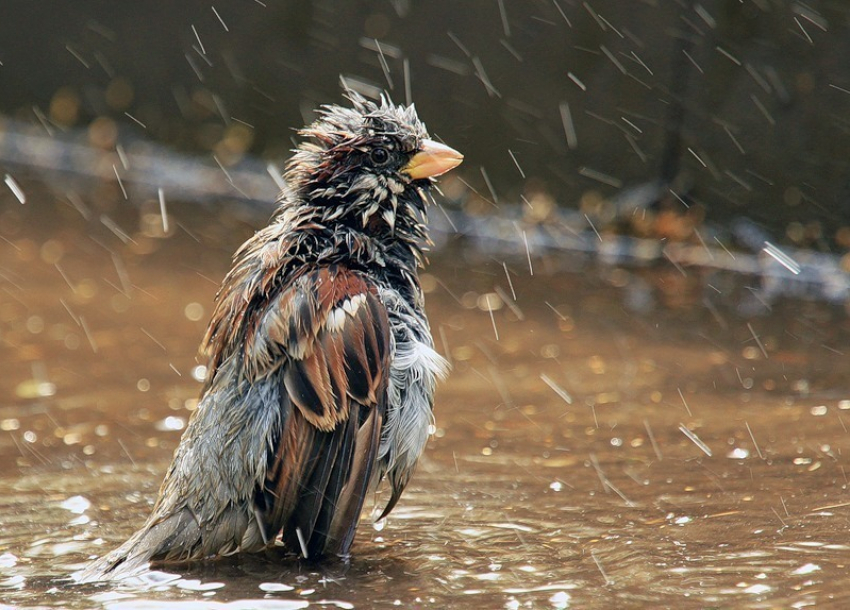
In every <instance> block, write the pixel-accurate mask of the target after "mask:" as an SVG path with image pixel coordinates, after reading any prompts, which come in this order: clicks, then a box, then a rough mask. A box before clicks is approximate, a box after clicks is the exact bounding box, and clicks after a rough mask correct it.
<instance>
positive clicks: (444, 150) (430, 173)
mask: <svg viewBox="0 0 850 610" xmlns="http://www.w3.org/2000/svg"><path fill="white" fill-rule="evenodd" d="M461 161H463V155H462V154H460V153H459V152H458V151H456V150H455V149H454V148H450V147H449V146H446V145H445V144H440V143H439V142H434V141H433V140H422V142H420V143H419V151H418V152H417V153H416V154H415V155H413V157H411V159H410V161H409V162H408V164H407V165H405V166H404V167H403V168H402V170H401V171H403V172H404V173H406V174H407V175H408V176H410V177H411V178H413V179H414V180H421V179H422V178H434V177H436V176H439V175H440V174H445V173H446V172H447V171H449V170H450V169H452V168H455V167H457V166H458V165H460V163H461Z"/></svg>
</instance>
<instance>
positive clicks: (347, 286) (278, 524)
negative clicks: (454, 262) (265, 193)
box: [74, 91, 463, 582]
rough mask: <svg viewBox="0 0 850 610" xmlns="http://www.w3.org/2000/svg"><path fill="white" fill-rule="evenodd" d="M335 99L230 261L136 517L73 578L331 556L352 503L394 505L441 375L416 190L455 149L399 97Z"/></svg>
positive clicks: (425, 433) (453, 162)
mask: <svg viewBox="0 0 850 610" xmlns="http://www.w3.org/2000/svg"><path fill="white" fill-rule="evenodd" d="M346 96H347V98H348V100H349V102H350V104H348V105H344V106H343V105H335V104H331V105H324V106H322V107H320V108H319V109H318V110H317V113H316V116H317V118H316V119H315V121H314V122H313V123H312V124H310V125H309V126H307V127H305V128H303V129H301V130H300V131H299V132H298V134H299V136H300V137H301V138H302V140H301V143H300V144H298V145H297V148H296V149H295V150H294V151H293V155H292V156H291V158H290V160H289V162H288V163H287V165H286V169H285V171H284V175H283V178H284V189H283V192H282V194H281V195H280V197H279V199H278V201H277V203H278V207H277V211H276V213H275V215H274V216H273V218H272V220H271V221H270V223H269V224H268V226H266V227H265V228H263V229H260V230H259V231H257V232H256V233H255V234H254V235H253V236H252V237H251V238H249V239H248V240H247V241H246V242H245V243H244V244H243V245H242V246H241V247H240V248H239V249H238V250H237V252H236V254H235V255H234V258H233V266H232V268H231V269H230V271H229V272H228V273H227V275H226V276H225V278H224V281H223V282H222V285H221V287H220V289H219V291H218V293H217V295H216V301H215V303H216V304H215V307H214V311H213V314H212V318H211V321H210V323H209V326H208V329H207V332H206V335H205V337H204V340H203V343H202V352H203V353H205V354H206V356H207V358H208V373H207V377H206V381H205V382H204V385H203V387H202V389H201V395H200V398H199V402H198V406H197V409H196V410H195V411H194V412H193V414H192V416H191V418H190V421H189V423H188V425H187V427H186V430H185V432H184V434H183V436H182V438H181V440H180V442H179V444H178V446H177V448H176V450H175V452H174V456H173V461H172V462H171V465H170V466H169V468H168V470H167V473H166V475H165V478H164V481H163V483H162V486H161V488H160V490H159V495H158V498H157V500H156V502H155V504H154V506H153V509H152V512H151V514H150V516H149V517H148V519H147V521H146V522H145V523H144V525H143V526H142V527H141V529H139V530H138V531H137V532H136V533H135V534H133V535H132V536H131V537H130V538H129V539H128V540H127V541H126V542H125V543H124V544H123V545H121V546H120V547H118V548H116V549H115V550H113V551H111V552H109V553H107V554H106V555H104V556H103V557H101V558H99V559H95V560H94V561H93V562H92V563H90V564H89V565H87V566H86V567H85V568H83V569H82V570H81V571H80V572H78V573H76V574H75V575H74V578H75V580H76V581H77V582H95V581H102V580H120V579H123V578H127V577H128V576H133V575H138V574H140V573H143V572H144V571H145V570H146V569H149V567H150V565H151V563H155V562H187V561H195V560H204V559H208V558H214V557H218V556H224V555H229V554H234V553H239V552H259V551H262V550H263V549H266V548H268V547H270V546H277V547H279V546H283V547H285V548H286V549H287V550H288V551H290V552H291V553H292V554H294V555H299V556H302V557H303V558H305V559H308V560H323V559H329V558H334V557H337V558H343V559H345V558H348V557H350V549H351V545H352V542H353V539H354V535H355V530H356V528H357V526H358V522H359V520H360V516H361V511H362V510H363V504H364V499H365V498H366V497H367V495H368V494H370V493H371V492H372V491H373V490H375V489H376V488H377V486H378V485H379V484H385V485H387V486H388V487H389V491H390V493H389V499H388V500H387V502H386V504H385V505H384V506H383V511H382V513H381V516H380V517H379V518H383V517H384V516H386V515H387V514H388V513H389V512H390V511H391V510H392V509H393V507H395V506H396V503H397V502H398V500H399V497H400V496H401V494H402V492H403V490H404V489H405V487H406V485H407V484H408V482H409V480H410V478H411V475H412V474H413V472H414V469H415V467H416V464H417V462H418V460H419V458H420V456H421V454H422V453H423V450H424V448H425V445H426V442H427V440H428V437H429V433H430V428H431V426H432V425H433V405H434V392H435V387H436V384H437V382H438V380H440V379H442V378H443V377H445V376H446V374H447V371H448V368H449V367H448V363H447V361H446V360H445V359H444V358H443V357H442V356H441V355H440V354H438V352H437V351H436V350H435V347H434V341H433V337H432V335H431V331H430V326H429V322H428V319H427V318H426V315H425V310H424V301H423V298H424V297H423V291H422V288H421V285H420V279H419V272H420V269H421V268H423V266H424V264H425V263H426V252H427V249H428V247H429V245H430V243H431V242H430V241H429V238H428V228H427V211H428V210H427V208H428V206H429V205H432V203H433V199H432V198H431V195H430V193H429V190H430V187H431V186H432V184H433V183H434V182H435V178H436V177H437V176H439V175H441V174H443V173H445V172H447V171H449V170H451V169H453V168H454V167H456V166H457V165H459V164H460V163H461V161H462V160H463V155H462V154H461V153H459V152H458V151H456V150H454V149H453V148H451V147H449V146H447V145H445V144H442V143H440V142H437V141H435V140H433V139H431V138H430V137H429V135H428V132H427V130H426V127H425V125H424V124H423V123H422V121H420V119H419V117H418V115H417V112H416V109H415V107H414V106H413V105H410V106H404V105H395V104H394V103H393V102H392V101H390V100H389V99H388V97H386V96H382V97H381V98H380V99H379V100H376V101H373V100H369V99H366V98H364V97H362V96H361V95H359V94H357V93H354V92H352V91H349V92H348V93H347V94H346ZM379 509H380V508H379Z"/></svg>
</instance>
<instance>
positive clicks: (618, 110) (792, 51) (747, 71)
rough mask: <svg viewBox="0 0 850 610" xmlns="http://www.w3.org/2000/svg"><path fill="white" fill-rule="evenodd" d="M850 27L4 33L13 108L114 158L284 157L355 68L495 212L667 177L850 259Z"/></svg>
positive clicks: (208, 8) (95, 5)
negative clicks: (151, 152) (455, 156)
mask: <svg viewBox="0 0 850 610" xmlns="http://www.w3.org/2000/svg"><path fill="white" fill-rule="evenodd" d="M848 19H850V17H848V7H847V6H846V4H845V3H843V2H840V1H820V2H796V1H790V0H746V1H740V0H705V1H701V2H679V1H675V0H653V1H640V2H622V1H618V0H599V1H597V2H579V1H578V0H555V1H548V0H535V1H531V0H517V1H513V2H508V1H506V0H493V1H492V2H461V1H450V0H441V1H437V2H415V1H413V0H392V1H386V2H362V1H361V2H349V3H339V2H330V1H329V2H322V1H317V0H314V1H307V0H279V1H274V2H272V1H270V2H263V1H258V0H239V1H222V2H218V3H210V2H196V1H194V0H189V1H187V2H181V3H179V4H175V3H173V2H157V1H148V2H136V3H107V2H98V1H88V0H82V1H80V2H74V3H73V4H69V3H65V2H51V1H49V0H44V1H41V2H37V3H26V4H23V3H22V4H20V5H18V6H17V8H16V9H15V10H14V11H13V14H11V15H10V16H9V17H7V18H5V19H3V22H2V23H0V41H2V42H0V61H2V70H0V91H2V93H0V110H2V112H3V113H4V114H5V115H6V116H7V117H9V119H15V120H16V121H20V122H23V123H26V124H30V125H35V126H40V127H41V133H42V134H44V135H48V136H51V135H55V134H56V133H57V132H58V133H63V132H66V131H67V130H72V131H73V132H74V133H77V132H79V136H80V138H81V141H82V142H84V143H87V144H89V145H92V146H95V147H97V148H101V149H105V150H114V149H115V147H116V146H118V145H121V144H123V145H124V146H125V148H127V147H128V146H129V145H130V144H131V143H132V142H133V141H134V140H136V139H142V140H145V141H152V142H156V143H159V144H162V145H163V146H165V147H167V150H169V151H173V152H174V153H178V152H179V153H184V154H190V155H194V156H197V157H202V158H206V159H209V158H210V155H215V156H216V158H217V159H218V161H219V162H220V163H221V164H223V165H224V166H225V167H231V166H233V165H238V164H239V162H240V161H242V160H244V159H245V158H260V159H263V160H266V161H273V162H275V163H278V164H280V163H282V161H283V160H284V159H285V158H286V157H287V155H288V151H289V149H291V148H292V136H293V128H294V127H297V126H300V125H302V124H304V123H305V122H309V121H311V120H312V116H313V110H314V109H315V108H316V107H317V106H318V105H320V104H323V103H329V102H338V101H339V100H340V98H341V87H340V84H339V81H340V75H342V76H343V77H345V78H346V79H347V80H348V83H349V86H352V87H353V88H355V89H357V90H359V91H362V92H364V93H367V94H371V95H373V96H374V95H376V94H377V93H379V92H380V91H382V90H386V91H388V92H389V93H390V94H391V96H392V97H393V99H395V100H396V101H397V102H408V103H409V102H410V101H415V102H416V103H417V106H418V107H419V109H420V113H421V115H422V116H423V117H424V118H425V119H426V121H427V123H428V125H429V126H430V128H431V130H432V131H434V132H435V133H436V134H437V135H439V136H440V137H442V138H444V139H445V140H446V141H449V142H451V143H452V145H454V146H456V147H457V148H460V149H462V150H463V151H464V153H465V154H466V156H467V162H466V164H465V166H464V169H463V175H462V177H463V179H464V180H465V181H466V182H467V183H468V184H469V185H470V187H471V188H474V189H475V190H476V191H477V192H478V193H480V194H481V196H482V198H484V199H486V200H488V201H489V203H495V204H497V205H498V204H502V203H509V204H519V203H521V199H520V196H521V195H525V196H526V198H527V199H529V200H530V199H532V198H533V197H534V196H539V195H541V194H545V195H546V196H547V197H550V198H551V201H552V202H553V203H554V205H557V206H559V207H564V208H572V209H581V210H584V211H585V212H589V213H592V214H601V215H602V219H603V220H605V219H606V218H607V217H608V216H610V215H612V214H613V212H612V211H610V210H607V211H606V210H600V209H599V208H600V207H604V206H605V202H604V200H606V199H609V198H611V197H612V196H614V195H616V194H617V193H618V192H622V191H623V190H624V189H629V188H630V187H634V186H636V185H640V184H643V183H646V182H649V181H653V180H655V181H659V182H660V183H661V185H662V188H661V189H660V190H659V191H658V192H657V193H655V197H650V199H656V200H657V201H654V202H652V203H654V204H655V205H656V206H659V205H660V206H661V207H669V208H670V209H672V210H674V211H676V212H678V213H683V214H684V213H685V212H686V211H687V210H686V208H685V206H683V203H682V202H681V201H679V200H677V198H676V197H674V196H673V195H672V194H671V193H670V192H669V190H672V191H673V192H675V194H677V195H679V196H680V197H681V199H683V200H685V201H686V202H687V205H691V204H693V205H691V207H692V208H695V209H691V210H690V212H689V213H690V214H691V216H692V217H693V219H694V220H695V221H702V220H703V219H705V218H707V219H708V220H710V221H712V222H715V223H718V224H720V225H723V226H728V225H729V224H730V222H731V221H732V220H733V219H734V218H736V217H738V216H745V217H747V218H750V219H752V220H754V221H756V222H758V223H761V224H763V225H764V226H766V227H768V228H769V229H770V230H771V231H773V232H775V233H776V234H778V235H781V236H782V238H783V239H787V240H788V241H790V242H793V243H799V244H805V245H812V244H814V245H816V246H817V247H818V248H825V247H830V246H838V247H844V246H846V245H847V243H848V242H850V235H848V234H847V230H846V225H847V222H848V215H850V177H848V159H847V155H846V151H847V150H848V144H849V143H848V120H847V112H848V105H850V93H848V91H850V68H848V64H847V62H846V61H843V58H844V57H846V56H847V55H848V53H850V48H848V46H850V42H848V41H850V38H848V36H847V28H848ZM6 150H7V153H6V155H5V158H4V159H3V162H4V163H5V164H6V165H7V167H14V164H17V163H21V164H24V165H26V164H27V163H28V162H33V161H35V160H32V159H20V158H15V155H14V154H12V153H11V151H8V149H6ZM62 169H64V170H69V171H74V170H75V169H77V170H82V169H84V168H74V167H63V168H62ZM470 205H473V207H474V204H472V203H471V204H470ZM484 208H485V209H486V208H487V204H486V203H485V205H484ZM532 213H533V214H535V215H537V216H543V215H545V213H546V210H545V209H537V210H534V211H532ZM606 214H607V215H606ZM635 228H636V229H637V230H642V231H645V230H648V229H647V227H646V226H643V225H642V226H640V227H635Z"/></svg>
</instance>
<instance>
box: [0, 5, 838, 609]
mask: <svg viewBox="0 0 850 610" xmlns="http://www.w3.org/2000/svg"><path fill="white" fill-rule="evenodd" d="M7 4H8V5H9V6H7V7H4V10H3V14H2V16H0V178H2V181H3V184H0V365H2V370H3V375H0V466H2V467H3V468H2V469H0V470H2V472H0V610H5V609H6V608H11V607H15V608H44V607H63V608H67V607H71V608H91V607H98V608H108V609H110V610H131V609H135V610H138V609H140V608H175V607H178V608H179V607H185V608H190V607H191V608H217V609H218V608H221V607H226V608H232V609H235V608H255V607H263V608H276V609H278V610H283V609H292V608H303V607H326V606H328V605H331V606H333V607H339V608H353V607H360V608H380V607H389V606H402V607H409V608H423V607H434V608H446V607H450V608H506V609H510V610H516V609H518V608H526V607H529V608H531V607H534V608H537V607H541V608H555V609H563V608H569V607H580V608H610V607H612V606H613V605H615V604H618V605H623V606H624V607H680V608H691V607H693V608H704V607H707V606H713V607H737V608H744V607H752V608H773V607H789V606H793V607H806V606H813V605H817V606H819V607H847V604H848V603H850V594H848V591H850V587H849V586H848V584H850V582H848V577H847V570H846V564H847V555H848V552H850V543H848V541H847V539H846V531H847V525H848V521H850V513H848V506H850V505H849V504H848V501H847V490H848V479H847V475H846V468H847V465H846V464H845V463H844V459H845V457H844V456H846V455H847V452H848V451H850V435H848V432H847V425H846V421H845V420H846V418H847V411H848V410H850V383H848V378H847V374H846V371H847V361H846V360H845V358H847V354H848V351H850V319H849V318H848V315H847V313H848V304H850V274H848V270H850V256H848V248H849V247H850V171H848V170H850V154H848V153H849V152H850V62H848V61H847V58H848V57H850V4H848V3H847V2H845V1H844V0H834V1H833V0H810V1H807V2H803V1H796V0H699V1H691V0H688V1H685V0H634V1H631V0H630V1H626V0H587V1H581V0H474V1H471V0H464V1H461V0H428V1H425V0H421V1H414V0H385V1H357V2H333V1H329V0H326V1H322V0H312V1H308V0H211V1H206V2H197V1H195V0H187V1H183V2H165V1H164V0H148V1H147V2H103V1H97V0H78V1H75V2H73V3H69V2H57V1H53V0H41V1H40V2H23V1H17V0H15V1H13V2H10V3H7ZM344 87H349V88H351V89H354V90H356V91H358V92H360V93H362V94H364V95H367V96H371V97H376V96H378V95H380V94H381V92H384V91H385V92H388V93H389V95H391V97H392V98H393V99H394V100H395V101H396V102H399V103H409V102H415V104H416V107H417V109H418V111H419V114H420V116H421V117H422V119H423V120H424V121H425V122H426V123H427V125H428V127H429V129H430V131H431V134H432V135H434V136H436V137H437V138H439V139H442V140H444V141H445V142H446V143H447V144H449V145H451V146H453V147H455V148H457V149H458V150H460V151H462V152H463V153H464V155H465V161H464V163H463V165H461V166H460V167H459V168H457V169H456V170H455V171H453V172H451V173H450V174H448V175H446V176H444V177H443V178H441V180H440V184H439V186H440V191H441V193H440V194H439V196H438V197H437V206H435V207H434V208H432V209H431V211H430V220H431V225H432V237H433V239H434V242H435V244H434V247H433V253H432V255H431V262H430V264H429V266H428V267H427V268H426V269H425V270H423V273H422V277H421V279H422V286H423V290H424V291H425V293H426V295H427V297H426V298H427V304H428V311H429V317H430V320H431V324H432V329H433V333H434V336H435V342H436V346H437V349H438V350H439V351H440V352H441V353H442V354H444V355H445V356H446V357H447V358H448V359H449V360H450V361H451V363H452V374H451V376H450V378H449V379H448V380H447V381H446V382H445V383H444V384H443V385H442V386H441V387H440V389H439V393H438V397H437V403H436V407H435V416H436V420H435V425H434V435H433V437H432V439H431V440H430V442H429V447H428V450H427V452H426V455H425V458H424V460H423V462H422V464H421V466H420V468H419V470H418V471H417V473H416V476H415V477H414V479H413V482H412V483H411V486H410V487H409V488H408V490H407V491H406V492H405V495H404V497H403V498H402V500H401V502H400V504H399V506H398V508H396V510H395V511H394V512H393V514H392V515H391V517H390V518H389V519H388V520H387V521H386V522H381V523H379V524H376V525H372V524H371V523H370V522H369V520H368V519H364V522H363V526H362V527H361V530H360V531H359V533H358V538H357V542H356V544H355V548H354V554H355V557H354V559H353V560H352V563H351V564H350V565H348V566H344V567H339V566H337V567H330V568H324V567H320V566H315V565H305V564H300V563H298V562H297V561H295V560H293V559H292V558H281V557H279V556H277V557H276V556H265V555H260V556H256V557H250V558H245V557H236V558H232V559H230V560H226V561H219V562H210V563H206V564H202V565H196V566H168V567H167V568H166V569H167V572H155V573H153V574H152V575H150V576H149V577H147V579H145V580H143V581H141V582H136V583H130V584H124V585H110V586H104V587H88V588H86V587H72V586H69V585H68V584H67V583H66V582H65V581H63V580H62V579H64V578H66V577H67V576H68V574H70V573H71V572H73V571H74V570H76V569H79V568H80V567H81V566H82V565H84V563H85V562H86V561H87V560H88V559H89V558H90V557H93V556H96V555H100V554H102V553H104V552H106V550H108V549H109V548H111V547H113V546H115V545H117V544H118V543H120V542H121V541H123V540H124V539H125V538H126V537H127V536H128V535H129V534H130V533H132V531H134V529H135V528H136V527H137V526H138V525H139V524H141V523H142V522H143V520H144V518H145V517H146V515H147V514H148V512H149V511H150V506H151V503H152V502H153V501H154V499H155V497H156V490H157V488H158V486H159V483H160V481H161V479H162V474H163V472H164V471H165V469H166V468H167V466H168V463H169V460H170V456H171V452H172V451H173V448H174V447H175V446H176V444H177V442H178V440H179V438H180V434H181V433H182V431H183V430H184V429H185V426H186V425H187V422H188V420H189V418H190V417H191V414H192V412H193V411H194V410H195V409H196V407H197V396H198V391H199V388H200V384H201V383H202V381H203V380H204V378H205V376H206V361H205V359H204V357H203V356H202V355H198V354H197V346H198V344H199V342H200V339H201V337H202V336H203V333H204V330H205V327H206V323H207V320H208V318H209V315H210V312H211V309H212V304H213V299H214V296H215V293H216V290H217V288H218V286H219V284H220V282H221V279H222V278H223V277H224V274H225V273H226V272H227V270H228V268H229V263H230V258H231V256H232V253H233V252H234V251H235V249H236V248H237V247H238V246H239V245H240V244H241V243H242V242H243V241H244V240H245V239H247V238H248V237H250V236H251V235H252V234H253V232H254V231H256V230H257V229H258V228H260V227H262V226H264V225H265V224H266V223H267V222H268V219H269V217H270V216H271V215H272V213H273V210H274V200H275V198H276V196H277V193H278V192H279V190H280V188H281V186H282V184H283V182H282V177H281V176H282V170H283V168H284V167H285V164H286V160H287V158H288V156H289V154H290V150H291V149H292V148H293V146H294V145H295V143H296V142H297V137H296V134H295V130H296V129H297V128H299V127H301V126H302V125H304V124H305V123H309V122H310V121H312V119H313V117H314V111H315V109H316V108H317V107H318V106H320V105H321V104H325V103H345V102H344V97H343V91H344ZM379 503H380V500H379ZM246 600H247V601H246ZM841 600H844V601H843V602H842V601H841ZM178 602H180V603H184V602H185V604H186V605H185V606H179V605H175V604H177V603H178ZM218 602H220V603H221V604H226V605H224V606H222V605H218V606H216V605H215V603H218ZM7 603H8V604H10V605H9V606H5V605H3V604H7ZM240 604H241V605H240ZM831 604H832V606H831Z"/></svg>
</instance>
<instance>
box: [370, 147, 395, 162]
mask: <svg viewBox="0 0 850 610" xmlns="http://www.w3.org/2000/svg"><path fill="white" fill-rule="evenodd" d="M369 158H370V159H371V160H372V163H374V164H375V165H384V164H385V163H386V162H387V161H389V160H390V153H389V152H387V149H386V148H373V149H372V152H370V153H369Z"/></svg>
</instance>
